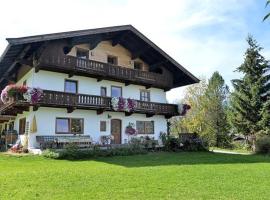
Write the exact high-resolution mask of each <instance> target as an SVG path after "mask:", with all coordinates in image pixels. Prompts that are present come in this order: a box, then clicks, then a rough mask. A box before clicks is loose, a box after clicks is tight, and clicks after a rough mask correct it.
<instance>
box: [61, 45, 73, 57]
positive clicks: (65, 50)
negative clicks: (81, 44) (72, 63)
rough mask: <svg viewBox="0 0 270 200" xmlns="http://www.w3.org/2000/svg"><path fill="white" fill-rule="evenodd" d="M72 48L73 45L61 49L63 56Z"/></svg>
mask: <svg viewBox="0 0 270 200" xmlns="http://www.w3.org/2000/svg"><path fill="white" fill-rule="evenodd" d="M72 47H73V45H68V46H65V47H63V52H64V54H65V55H67V54H68V53H69V52H70V51H71V49H72Z"/></svg>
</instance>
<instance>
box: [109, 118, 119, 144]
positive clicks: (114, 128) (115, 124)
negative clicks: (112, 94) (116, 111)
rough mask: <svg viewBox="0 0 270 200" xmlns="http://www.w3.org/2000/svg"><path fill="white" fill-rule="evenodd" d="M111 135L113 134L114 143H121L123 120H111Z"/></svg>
mask: <svg viewBox="0 0 270 200" xmlns="http://www.w3.org/2000/svg"><path fill="white" fill-rule="evenodd" d="M111 135H113V138H114V140H113V144H121V120H120V119H112V120H111Z"/></svg>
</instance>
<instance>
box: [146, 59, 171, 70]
mask: <svg viewBox="0 0 270 200" xmlns="http://www.w3.org/2000/svg"><path fill="white" fill-rule="evenodd" d="M167 62H169V61H168V60H164V61H160V62H158V63H155V64H153V65H150V66H149V69H150V70H152V69H155V68H157V67H160V66H162V65H164V64H166V63H167Z"/></svg>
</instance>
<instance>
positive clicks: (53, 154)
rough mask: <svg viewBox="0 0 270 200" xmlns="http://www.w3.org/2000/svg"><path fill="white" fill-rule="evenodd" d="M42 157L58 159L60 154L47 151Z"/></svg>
mask: <svg viewBox="0 0 270 200" xmlns="http://www.w3.org/2000/svg"><path fill="white" fill-rule="evenodd" d="M42 156H44V157H45V158H52V159H58V158H59V153H57V152H55V151H53V150H51V149H46V150H45V151H43V152H42Z"/></svg>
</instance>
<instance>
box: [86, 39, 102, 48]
mask: <svg viewBox="0 0 270 200" xmlns="http://www.w3.org/2000/svg"><path fill="white" fill-rule="evenodd" d="M102 39H103V38H102V37H101V36H97V37H95V38H93V39H91V40H90V42H89V45H90V47H89V50H93V49H94V48H96V47H97V45H98V44H99V43H100V42H101V41H102Z"/></svg>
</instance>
